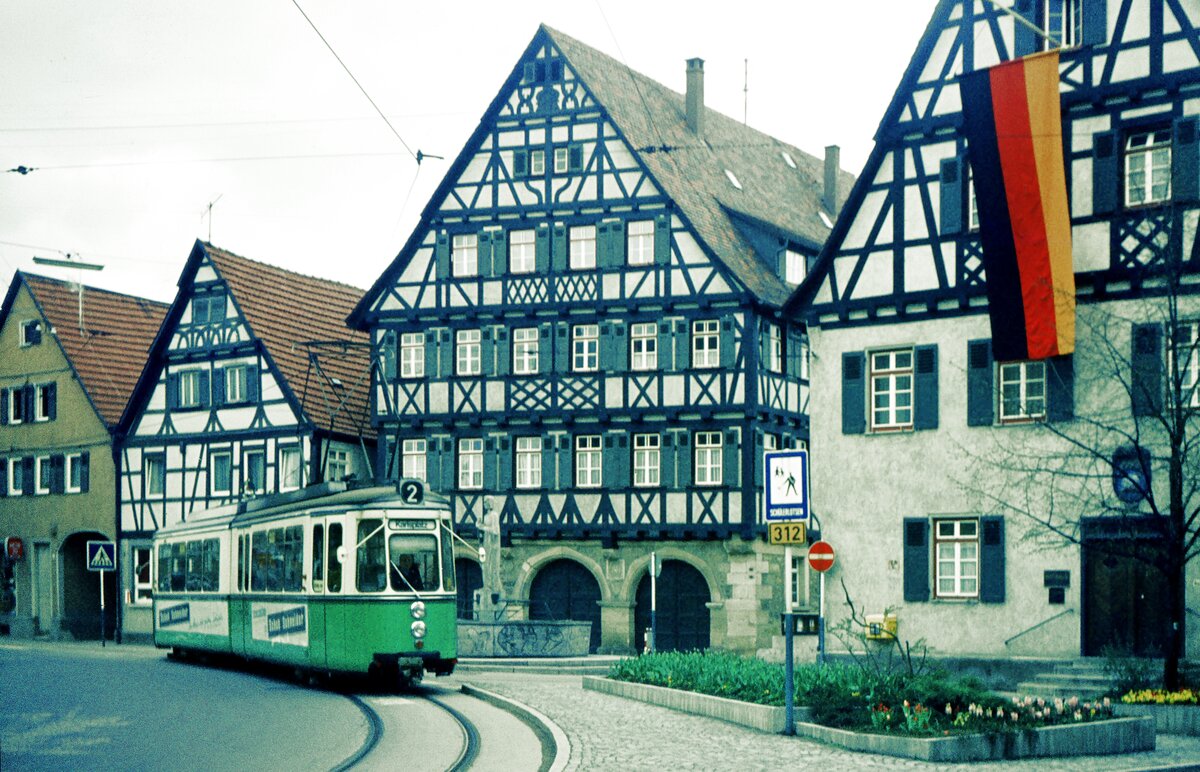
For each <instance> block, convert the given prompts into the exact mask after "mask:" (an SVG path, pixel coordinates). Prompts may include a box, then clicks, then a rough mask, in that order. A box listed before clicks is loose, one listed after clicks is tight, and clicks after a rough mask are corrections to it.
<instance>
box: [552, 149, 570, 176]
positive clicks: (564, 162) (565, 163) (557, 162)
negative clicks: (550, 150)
mask: <svg viewBox="0 0 1200 772" xmlns="http://www.w3.org/2000/svg"><path fill="white" fill-rule="evenodd" d="M570 170H571V148H569V147H567V146H566V145H564V146H562V147H556V148H554V173H555V174H566V173H567V172H569V171H570Z"/></svg>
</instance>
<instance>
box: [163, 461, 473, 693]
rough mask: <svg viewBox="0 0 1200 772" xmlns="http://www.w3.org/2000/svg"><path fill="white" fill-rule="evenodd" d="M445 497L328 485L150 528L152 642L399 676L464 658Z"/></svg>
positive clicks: (416, 489)
mask: <svg viewBox="0 0 1200 772" xmlns="http://www.w3.org/2000/svg"><path fill="white" fill-rule="evenodd" d="M453 540H454V535H453V533H452V531H451V520H450V508H449V504H448V502H447V500H446V499H445V498H444V497H442V496H439V495H437V494H434V493H430V492H428V491H427V490H426V489H425V486H424V484H423V483H421V482H420V481H418V480H401V481H400V482H398V483H396V484H394V485H387V486H374V487H353V486H347V484H345V483H322V484H320V485H315V486H312V487H309V488H305V489H303V490H298V491H291V492H288V493H281V494H276V495H270V496H263V497H260V498H256V499H252V500H249V501H244V502H240V503H238V504H230V505H227V506H223V507H217V508H214V509H210V510H206V511H204V512H201V513H198V514H196V515H193V516H192V517H191V518H190V519H189V520H188V521H187V522H184V523H179V524H177V525H172V526H168V527H165V528H162V529H160V530H159V531H158V533H156V534H155V536H154V551H155V556H156V560H155V568H156V572H155V579H154V581H155V593H154V642H155V645H157V646H159V647H160V648H173V649H175V650H176V651H177V652H180V653H182V652H192V651H205V652H218V653H224V654H231V655H236V656H241V657H245V658H247V659H255V660H264V661H269V662H276V663H281V664H286V665H290V666H293V667H295V668H297V669H298V670H301V671H307V672H313V673H347V672H351V673H372V674H377V675H378V676H379V677H381V678H395V679H397V681H398V682H400V683H403V682H411V681H416V680H419V679H420V678H421V677H422V675H423V674H424V672H425V671H429V672H432V673H435V674H437V675H446V674H449V673H450V672H452V671H453V670H454V666H455V664H456V662H457V652H456V647H457V631H456V628H455V616H456V614H455V611H456V593H455V587H454V550H453Z"/></svg>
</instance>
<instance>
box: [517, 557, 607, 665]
mask: <svg viewBox="0 0 1200 772" xmlns="http://www.w3.org/2000/svg"><path fill="white" fill-rule="evenodd" d="M529 618H530V619H557V620H568V619H570V620H574V621H576V622H591V623H592V638H591V642H590V644H589V646H588V651H591V652H595V651H596V649H598V648H599V647H600V585H599V584H598V583H597V582H596V578H595V577H594V576H592V573H591V572H590V571H588V570H587V569H586V568H584V567H583V566H582V565H580V564H579V563H576V562H575V561H574V560H555V561H553V562H551V563H548V564H546V566H545V567H543V568H542V570H541V571H539V572H538V574H537V576H535V577H534V578H533V584H531V585H530V587H529Z"/></svg>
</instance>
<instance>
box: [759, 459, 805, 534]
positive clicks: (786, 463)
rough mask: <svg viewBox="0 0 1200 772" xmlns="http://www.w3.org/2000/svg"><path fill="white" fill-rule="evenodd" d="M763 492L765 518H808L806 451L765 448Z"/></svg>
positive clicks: (772, 519) (798, 519)
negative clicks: (764, 489) (765, 474)
mask: <svg viewBox="0 0 1200 772" xmlns="http://www.w3.org/2000/svg"><path fill="white" fill-rule="evenodd" d="M765 468H766V472H767V479H766V492H765V495H764V496H763V508H764V509H765V510H766V511H765V512H764V519H765V520H766V521H767V522H768V523H771V522H779V521H789V522H801V523H807V522H808V515H809V505H808V451H807V450H783V451H767V453H766V464H765Z"/></svg>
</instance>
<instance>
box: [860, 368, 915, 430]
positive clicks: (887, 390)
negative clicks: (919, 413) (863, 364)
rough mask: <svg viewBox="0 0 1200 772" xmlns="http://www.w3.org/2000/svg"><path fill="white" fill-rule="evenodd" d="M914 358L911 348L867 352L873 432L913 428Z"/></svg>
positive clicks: (869, 404) (869, 407)
mask: <svg viewBox="0 0 1200 772" xmlns="http://www.w3.org/2000/svg"><path fill="white" fill-rule="evenodd" d="M915 359H916V357H915V352H914V350H913V349H912V348H897V349H884V350H882V351H870V352H867V363H868V366H869V368H870V373H869V377H868V382H869V383H870V394H869V395H868V398H869V403H868V409H869V411H870V416H871V431H873V432H894V431H904V430H907V429H912V428H913V412H914V405H913V401H914V399H915V397H916V389H915V379H916V370H915V369H914V364H915ZM905 363H907V364H905Z"/></svg>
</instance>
